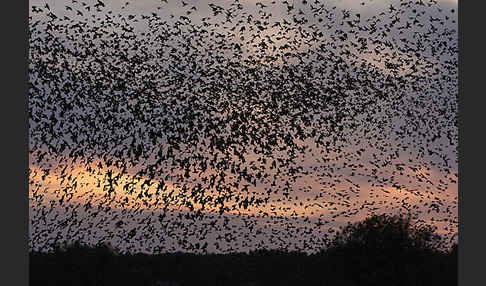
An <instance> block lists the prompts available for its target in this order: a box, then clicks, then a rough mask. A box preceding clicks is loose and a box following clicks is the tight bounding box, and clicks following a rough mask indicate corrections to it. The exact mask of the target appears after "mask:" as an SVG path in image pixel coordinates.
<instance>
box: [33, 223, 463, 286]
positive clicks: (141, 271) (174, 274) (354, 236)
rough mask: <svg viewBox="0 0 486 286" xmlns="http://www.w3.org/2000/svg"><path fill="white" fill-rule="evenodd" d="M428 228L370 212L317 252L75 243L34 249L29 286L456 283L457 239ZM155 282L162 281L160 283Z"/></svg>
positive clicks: (389, 284)
mask: <svg viewBox="0 0 486 286" xmlns="http://www.w3.org/2000/svg"><path fill="white" fill-rule="evenodd" d="M443 247H444V245H443V244H442V241H441V239H440V236H438V235H436V234H435V233H434V229H433V228H432V227H429V226H417V225H412V224H410V220H408V219H406V218H403V217H400V216H388V215H381V216H372V217H370V218H368V219H366V220H364V221H362V222H358V223H355V224H350V225H348V226H347V227H345V228H344V229H343V230H342V231H341V232H340V233H339V234H338V235H337V236H336V237H335V239H334V241H332V242H331V243H330V244H329V247H328V248H326V249H324V250H322V251H321V252H319V253H315V254H310V255H308V254H305V253H298V252H287V251H280V250H258V251H253V252H250V253H232V254H188V253H170V254H158V255H147V254H119V253H117V251H116V250H115V251H114V250H112V249H110V248H109V247H107V246H103V245H99V246H86V245H83V244H81V243H74V244H73V245H71V246H69V247H67V248H57V249H56V250H55V251H54V252H51V253H41V252H31V253H30V254H29V256H30V285H387V286H392V285H427V286H430V285H457V245H454V246H453V247H452V248H450V249H444V248H443ZM157 283H158V284H157Z"/></svg>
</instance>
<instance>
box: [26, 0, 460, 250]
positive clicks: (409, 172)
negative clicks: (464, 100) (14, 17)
mask: <svg viewBox="0 0 486 286" xmlns="http://www.w3.org/2000/svg"><path fill="white" fill-rule="evenodd" d="M104 1H105V0H103V1H100V0H95V1H88V0H69V1H67V2H66V3H60V1H56V3H55V6H54V4H51V5H49V3H47V2H44V1H43V0H42V1H31V3H30V9H31V13H30V16H29V140H30V143H29V158H30V164H29V202H30V227H29V230H30V233H29V246H30V247H31V248H32V249H37V250H39V249H44V250H46V249H49V247H52V246H53V245H54V244H56V243H60V242H63V241H74V240H84V241H87V242H91V243H97V242H109V243H111V244H112V245H116V247H118V248H120V249H122V250H125V251H131V252H137V251H143V252H150V253H157V252H172V251H192V252H232V251H246V250H251V249H257V248H279V249H287V250H299V251H307V252H313V251H318V250H319V249H321V248H323V247H325V246H326V245H327V243H328V242H329V241H330V239H332V236H333V234H334V233H335V232H336V231H338V230H339V228H340V227H342V226H343V225H345V224H346V223H348V222H352V221H357V220H360V219H363V218H365V217H367V216H368V215H370V214H378V213H384V212H387V213H403V214H407V215H410V216H411V217H412V218H413V219H414V221H415V222H416V223H418V224H420V223H427V224H433V225H435V226H437V230H438V232H439V233H441V234H443V237H444V239H445V240H447V241H449V242H452V241H455V240H456V239H457V225H458V218H457V150H456V148H457V136H458V131H457V109H458V104H457V92H458V88H457V85H458V73H457V54H458V42H457V29H456V28H457V24H456V22H455V21H456V19H457V15H456V13H455V8H454V7H455V6H457V3H456V4H451V3H449V2H437V1H426V0H424V1H422V0H418V1H417V0H409V1H407V0H389V1H388V2H386V1H382V2H380V3H375V1H371V0H363V1H362V2H351V3H352V4H350V5H348V6H349V7H348V6H346V1H344V2H343V1H332V0H330V1H317V0H285V1H277V0H275V1H271V0H267V1H264V0H261V1H259V2H258V1H243V0H233V1H219V0H214V1H209V2H212V3H209V2H206V1H191V0H185V1H172V0H168V1H164V0H162V1H155V2H154V3H153V4H154V5H152V6H150V8H146V7H145V8H146V9H145V10H148V11H147V13H144V12H143V9H144V8H143V7H142V8H141V7H138V8H137V7H133V8H132V6H133V5H135V4H133V3H129V2H126V3H122V5H121V6H120V3H111V2H108V1H106V3H105V2H104ZM37 2H38V3H37ZM385 2H386V5H385V4H384V3H385ZM348 4H349V3H348ZM117 5H118V6H117ZM51 6H52V7H51ZM115 6H116V7H115Z"/></svg>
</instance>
